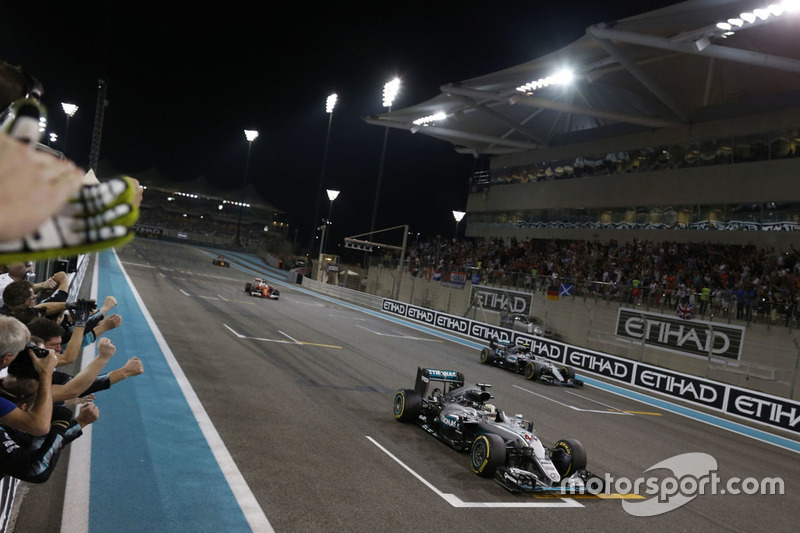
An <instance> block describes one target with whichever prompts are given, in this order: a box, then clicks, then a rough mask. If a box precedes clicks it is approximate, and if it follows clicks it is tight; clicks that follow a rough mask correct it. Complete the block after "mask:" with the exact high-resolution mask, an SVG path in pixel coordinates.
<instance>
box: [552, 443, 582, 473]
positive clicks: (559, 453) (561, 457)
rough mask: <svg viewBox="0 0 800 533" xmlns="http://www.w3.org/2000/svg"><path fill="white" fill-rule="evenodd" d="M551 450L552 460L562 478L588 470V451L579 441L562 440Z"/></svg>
mask: <svg viewBox="0 0 800 533" xmlns="http://www.w3.org/2000/svg"><path fill="white" fill-rule="evenodd" d="M550 450H551V453H550V458H551V459H552V461H553V465H555V467H556V470H558V473H559V474H561V477H562V478H565V477H567V476H571V475H572V474H574V473H575V472H577V471H578V470H585V469H586V449H585V448H584V447H583V444H581V442H580V441H579V440H575V439H561V440H560V441H558V442H556V443H555V444H554V445H553V447H552V448H550Z"/></svg>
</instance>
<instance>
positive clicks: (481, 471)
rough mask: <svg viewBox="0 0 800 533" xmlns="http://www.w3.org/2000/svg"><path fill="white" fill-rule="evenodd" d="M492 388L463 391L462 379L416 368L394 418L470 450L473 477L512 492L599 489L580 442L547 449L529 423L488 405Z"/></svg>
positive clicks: (568, 441)
mask: <svg viewBox="0 0 800 533" xmlns="http://www.w3.org/2000/svg"><path fill="white" fill-rule="evenodd" d="M490 387H491V385H489V384H487V383H477V384H476V385H466V386H465V385H464V375H463V374H462V373H461V372H456V371H454V370H436V369H432V368H418V369H417V381H416V385H415V388H414V389H401V390H398V391H397V393H396V394H395V397H394V417H395V419H396V420H398V421H399V422H406V423H414V424H416V425H418V426H419V427H421V428H422V429H424V430H425V431H427V432H428V433H430V434H431V435H433V436H434V437H436V438H437V439H439V440H441V441H442V442H444V443H446V444H447V445H449V446H451V447H452V448H454V449H456V450H459V451H468V452H469V454H470V459H471V464H472V471H473V472H474V473H475V474H477V475H479V476H481V477H491V478H494V479H495V481H497V482H498V483H500V485H502V486H503V487H505V488H506V489H507V490H509V491H511V492H529V491H554V492H560V493H581V492H586V491H587V490H589V491H591V492H593V493H597V492H599V491H601V490H602V483H603V482H602V479H601V478H599V477H597V476H594V475H593V474H591V473H590V472H588V471H587V470H586V451H585V450H584V448H583V445H582V444H581V443H580V442H579V441H577V440H575V439H562V440H559V441H557V442H556V443H555V444H553V446H551V447H546V446H545V445H544V444H543V443H542V441H541V440H539V437H537V435H536V433H535V432H534V430H533V422H531V421H529V420H525V419H523V417H522V415H521V414H517V415H515V416H509V415H507V414H506V413H504V412H503V411H502V410H498V409H496V408H495V407H494V405H492V404H490V403H488V402H489V400H490V399H491V398H492V395H491V393H489V391H488V390H487V389H489V388H490Z"/></svg>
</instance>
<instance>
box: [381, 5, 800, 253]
mask: <svg viewBox="0 0 800 533" xmlns="http://www.w3.org/2000/svg"><path fill="white" fill-rule="evenodd" d="M797 4H798V2H796V1H791V2H776V3H775V4H774V5H767V4H764V3H762V2H758V1H752V0H750V1H743V0H723V1H713V2H712V1H708V0H689V1H687V2H682V3H678V4H675V5H673V6H669V7H666V8H663V9H659V10H656V11H652V12H649V13H644V14H641V15H637V16H634V17H629V18H626V19H623V20H618V21H608V22H603V23H598V24H594V25H592V26H590V27H589V28H587V29H586V33H585V35H584V36H583V37H581V38H580V39H578V40H577V41H575V42H573V43H572V44H570V45H568V46H566V47H564V48H562V49H560V50H556V51H554V52H552V53H550V54H547V55H544V56H542V57H539V58H537V59H534V60H532V61H529V62H527V63H524V64H521V65H517V66H515V67H511V68H508V69H505V70H502V71H499V72H494V73H490V74H486V75H484V76H480V77H477V78H473V79H470V80H466V81H462V82H458V83H450V84H447V85H444V86H442V87H441V91H442V94H440V95H439V96H437V97H435V98H433V99H431V100H429V101H427V102H424V103H421V104H418V105H414V106H411V107H408V108H405V109H399V110H393V111H391V112H389V113H386V114H383V115H378V116H372V117H366V118H365V120H366V121H367V122H368V123H371V124H375V125H380V126H386V127H392V128H398V129H403V130H406V131H410V132H412V133H420V134H423V135H428V136H431V137H434V138H437V139H440V140H443V141H445V142H449V143H452V144H453V146H454V149H455V150H456V151H458V152H460V153H464V154H471V155H473V156H474V157H479V156H486V157H487V158H488V159H489V161H490V162H489V170H488V171H482V172H479V173H476V174H475V175H474V176H473V178H472V180H471V183H470V194H469V198H468V202H467V208H466V212H467V215H466V217H465V222H466V230H465V231H466V235H467V236H469V237H487V238H488V237H501V238H504V239H511V238H515V239H516V240H518V241H521V240H525V239H529V238H534V239H538V238H551V239H552V238H558V239H600V240H607V239H615V240H618V241H631V240H633V239H634V238H636V239H639V240H651V241H677V242H714V243H721V244H757V245H759V246H775V247H777V248H779V249H788V247H789V246H790V245H791V244H792V243H795V242H796V241H797V236H798V235H800V234H798V233H796V231H798V230H800V186H798V184H797V178H798V176H800V157H797V156H798V155H799V154H798V151H799V150H800V10H798V9H794V6H796V5H797Z"/></svg>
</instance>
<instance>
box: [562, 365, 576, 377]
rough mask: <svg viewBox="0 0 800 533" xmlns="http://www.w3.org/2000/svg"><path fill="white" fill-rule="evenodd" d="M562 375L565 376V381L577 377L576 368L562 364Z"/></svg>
mask: <svg viewBox="0 0 800 533" xmlns="http://www.w3.org/2000/svg"><path fill="white" fill-rule="evenodd" d="M561 375H562V376H564V381H569V380H571V379H575V369H574V368H570V367H568V366H562V367H561Z"/></svg>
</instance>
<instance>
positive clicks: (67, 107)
mask: <svg viewBox="0 0 800 533" xmlns="http://www.w3.org/2000/svg"><path fill="white" fill-rule="evenodd" d="M61 109H63V110H64V113H65V114H66V115H67V127H66V128H64V155H67V140H68V139H69V119H71V118H72V117H73V115H75V113H76V112H77V111H78V106H76V105H75V104H69V103H67V102H61Z"/></svg>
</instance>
